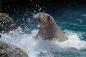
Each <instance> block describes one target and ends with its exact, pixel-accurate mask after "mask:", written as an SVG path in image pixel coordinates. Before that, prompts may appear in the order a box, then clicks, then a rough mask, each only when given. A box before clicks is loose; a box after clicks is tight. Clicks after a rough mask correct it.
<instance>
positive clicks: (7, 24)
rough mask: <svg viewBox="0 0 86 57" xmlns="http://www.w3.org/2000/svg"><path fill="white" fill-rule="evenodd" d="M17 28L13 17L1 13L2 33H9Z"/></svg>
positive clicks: (0, 27) (0, 28) (0, 24)
mask: <svg viewBox="0 0 86 57" xmlns="http://www.w3.org/2000/svg"><path fill="white" fill-rule="evenodd" d="M15 29H16V25H15V23H14V21H13V19H12V18H11V17H9V16H8V15H6V14H5V13H0V33H7V32H9V31H12V30H15Z"/></svg>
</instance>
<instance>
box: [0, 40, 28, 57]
mask: <svg viewBox="0 0 86 57" xmlns="http://www.w3.org/2000/svg"><path fill="white" fill-rule="evenodd" d="M0 57H28V55H27V54H26V53H25V52H24V51H23V50H21V49H20V48H18V47H16V46H13V45H11V44H7V43H5V42H2V41H0Z"/></svg>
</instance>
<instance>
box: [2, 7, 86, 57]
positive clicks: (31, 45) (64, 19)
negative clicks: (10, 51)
mask: <svg viewBox="0 0 86 57" xmlns="http://www.w3.org/2000/svg"><path fill="white" fill-rule="evenodd" d="M35 12H36V10H29V9H28V8H26V9H25V10H24V9H23V10H15V9H14V10H10V11H9V15H10V16H11V17H12V18H13V19H14V21H15V22H16V24H17V26H18V28H17V29H16V30H15V31H11V32H10V33H9V34H6V33H5V34H2V38H1V40H2V41H5V42H7V43H11V44H13V45H16V46H18V47H20V48H22V49H23V50H24V51H25V52H26V53H27V54H28V56H29V57H86V41H85V40H86V9H85V8H83V9H55V12H53V11H52V10H49V11H47V10H46V11H45V12H47V13H48V14H50V15H52V16H53V17H54V18H55V21H56V22H57V24H58V25H59V27H60V29H61V30H62V31H63V32H65V34H66V35H67V37H68V38H69V40H67V41H65V42H57V41H53V42H50V41H48V40H42V39H39V40H34V36H35V35H36V34H37V32H38V30H39V28H38V24H37V22H36V20H35V19H33V18H32V15H33V14H35Z"/></svg>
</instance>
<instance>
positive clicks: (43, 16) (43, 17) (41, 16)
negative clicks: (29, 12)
mask: <svg viewBox="0 0 86 57" xmlns="http://www.w3.org/2000/svg"><path fill="white" fill-rule="evenodd" d="M34 18H35V19H36V20H37V21H38V23H41V24H48V23H50V22H51V20H52V19H53V17H51V16H50V15H49V14H47V13H43V12H41V13H37V14H36V15H35V16H34Z"/></svg>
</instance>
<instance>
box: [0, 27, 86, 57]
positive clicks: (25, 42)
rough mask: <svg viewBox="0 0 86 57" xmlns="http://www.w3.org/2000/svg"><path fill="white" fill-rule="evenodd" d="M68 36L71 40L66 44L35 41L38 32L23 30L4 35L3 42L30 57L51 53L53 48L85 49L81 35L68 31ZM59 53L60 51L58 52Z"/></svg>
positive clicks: (51, 56)
mask: <svg viewBox="0 0 86 57" xmlns="http://www.w3.org/2000/svg"><path fill="white" fill-rule="evenodd" d="M65 32H66V35H67V37H68V38H69V40H67V41H64V42H57V41H56V42H50V41H48V40H42V39H39V40H34V36H35V35H36V34H37V33H38V30H33V31H32V32H31V34H26V33H24V32H22V29H21V28H18V29H16V30H15V31H11V32H10V33H8V34H6V33H5V34H2V38H1V40H2V41H5V42H7V43H11V44H13V45H16V46H18V47H20V48H22V49H23V50H24V51H25V52H27V53H28V55H29V57H38V55H39V54H40V53H41V52H42V53H44V54H46V53H49V52H50V49H52V48H53V50H54V51H56V50H57V49H56V48H57V47H56V46H60V47H65V48H66V47H73V48H77V49H85V48H86V42H85V41H84V40H80V38H79V37H80V34H81V33H78V34H77V33H75V32H72V31H68V30H66V31H65ZM57 51H58V50H57ZM49 56H50V57H53V55H52V54H51V55H50V54H49V55H48V54H46V57H49Z"/></svg>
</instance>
